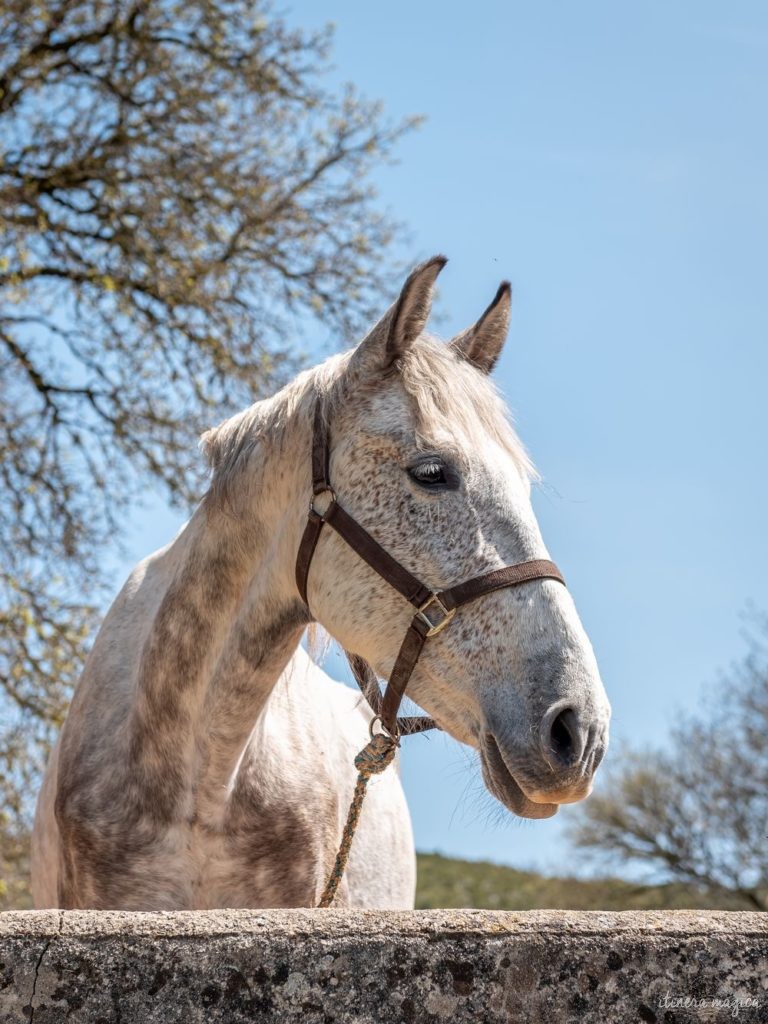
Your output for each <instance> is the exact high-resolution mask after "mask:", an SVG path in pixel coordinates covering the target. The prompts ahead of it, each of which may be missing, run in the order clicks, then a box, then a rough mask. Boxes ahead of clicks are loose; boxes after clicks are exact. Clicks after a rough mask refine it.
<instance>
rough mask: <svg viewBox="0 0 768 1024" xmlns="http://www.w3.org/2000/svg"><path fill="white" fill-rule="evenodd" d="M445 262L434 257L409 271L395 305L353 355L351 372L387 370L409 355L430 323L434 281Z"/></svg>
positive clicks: (440, 258)
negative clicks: (404, 355)
mask: <svg viewBox="0 0 768 1024" xmlns="http://www.w3.org/2000/svg"><path fill="white" fill-rule="evenodd" d="M447 262H448V260H447V258H446V257H445V256H433V257H432V259H431V260H427V261H426V262H425V263H420V264H419V266H418V267H415V268H414V270H412V271H411V273H410V274H409V275H408V279H407V280H406V282H405V284H404V285H403V288H402V291H401V292H400V295H399V297H398V299H397V301H396V302H395V303H394V305H392V306H390V308H389V309H388V310H387V312H386V313H385V314H384V316H383V317H382V318H381V320H379V322H378V323H377V324H376V326H375V327H373V328H372V329H371V330H370V331H369V332H368V334H367V335H366V336H365V338H363V340H362V341H361V342H360V344H359V345H358V346H357V348H356V349H355V351H354V352H353V353H352V358H351V360H350V364H349V365H350V368H351V369H354V370H360V369H363V370H371V371H374V372H375V371H379V372H381V371H383V370H388V369H389V368H390V367H391V366H392V364H393V363H394V362H395V361H396V360H397V359H399V358H400V356H402V355H403V354H404V353H405V352H407V351H408V349H409V348H410V347H411V345H412V344H413V343H414V341H416V339H417V338H418V336H419V335H420V334H421V332H422V331H423V330H424V327H425V325H426V323H427V320H428V319H429V313H430V310H431V309H432V292H433V289H434V285H435V281H436V279H437V275H438V274H439V273H440V271H441V270H442V269H443V267H444V266H445V264H446V263H447Z"/></svg>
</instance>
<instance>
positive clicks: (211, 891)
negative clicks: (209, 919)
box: [179, 799, 338, 909]
mask: <svg viewBox="0 0 768 1024" xmlns="http://www.w3.org/2000/svg"><path fill="white" fill-rule="evenodd" d="M320 810H321V809H320V808H318V807H317V805H314V806H312V805H311V804H310V805H308V806H302V807H293V806H291V805H290V804H288V803H286V802H285V801H276V802H274V803H266V804H265V803H264V801H263V800H259V801H256V800H254V799H252V800H251V801H250V803H249V805H248V806H246V807H242V806H240V807H238V806H235V807H234V808H233V809H232V811H231V812H230V813H229V814H228V815H227V816H226V818H225V820H224V823H223V824H222V826H220V827H211V826H210V825H206V824H205V823H198V822H195V823H193V824H192V825H191V826H190V827H189V828H188V829H187V831H186V834H185V836H184V849H183V851H181V850H180V851H179V852H180V853H183V859H184V861H185V863H184V864H183V865H182V864H180V865H179V866H180V867H185V868H186V873H187V877H188V878H189V880H190V886H191V893H190V895H191V901H192V905H193V907H194V908H196V909H204V908H214V907H258V906H263V907H292V906H308V905H311V904H312V903H313V902H314V899H315V895H316V892H317V891H318V886H319V884H320V882H321V881H322V879H323V878H324V877H325V875H326V873H327V871H328V868H329V867H330V863H331V861H332V859H333V852H334V844H335V842H336V837H337V829H338V826H337V823H336V821H335V816H334V820H329V818H328V816H327V815H325V814H322V813H321V814H318V811H320ZM328 810H330V808H329V809H328Z"/></svg>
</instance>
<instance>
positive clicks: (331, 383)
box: [32, 257, 610, 911]
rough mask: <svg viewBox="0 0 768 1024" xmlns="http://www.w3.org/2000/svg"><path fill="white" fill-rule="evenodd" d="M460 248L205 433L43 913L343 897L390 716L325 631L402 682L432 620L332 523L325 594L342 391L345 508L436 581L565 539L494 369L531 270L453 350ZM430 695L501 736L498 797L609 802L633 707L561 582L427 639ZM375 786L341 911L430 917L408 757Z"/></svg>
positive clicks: (37, 872) (494, 598)
mask: <svg viewBox="0 0 768 1024" xmlns="http://www.w3.org/2000/svg"><path fill="white" fill-rule="evenodd" d="M445 262H446V260H445V259H444V258H443V257H434V258H433V259H431V260H428V261H427V262H425V263H423V264H421V265H420V266H418V267H416V269H415V270H414V271H413V272H412V273H411V274H410V275H409V276H408V278H407V280H406V282H405V284H404V285H403V288H402V291H401V292H400V295H399V296H398V298H397V300H396V301H395V302H394V303H393V305H392V306H390V308H389V309H388V310H387V311H386V313H385V314H384V315H383V317H382V318H381V319H380V320H379V322H378V323H377V324H376V325H375V326H374V327H373V328H372V329H371V330H370V331H369V332H368V334H367V335H366V336H365V337H364V338H363V340H362V341H361V342H360V343H359V344H358V345H357V346H356V347H354V348H353V349H352V350H350V351H348V352H345V353H342V354H336V355H333V356H331V357H330V358H329V359H327V360H326V361H325V362H323V363H321V364H320V365H318V366H316V367H314V368H313V369H310V370H306V371H304V372H302V373H300V374H299V375H298V376H297V377H296V378H295V379H294V380H293V381H291V382H290V383H289V384H287V385H286V386H285V387H284V388H283V389H282V390H280V391H279V392H278V393H277V394H275V395H274V396H273V397H271V398H268V399H266V400H262V401H258V402H256V403H255V404H253V405H252V406H251V407H250V408H248V409H245V410H244V411H242V412H240V413H239V414H237V415H235V416H233V417H232V418H230V419H228V420H226V421H225V422H223V423H222V424H220V425H219V426H218V427H215V428H213V429H211V430H209V431H207V432H206V433H205V434H204V435H203V437H202V440H201V446H202V449H203V452H204V454H205V457H206V458H207V460H208V464H209V467H210V484H209V487H208V489H207V491H206V493H205V495H204V497H203V499H202V500H201V502H200V504H199V506H198V507H197V508H196V510H195V511H194V513H193V514H192V516H191V518H190V520H189V521H188V523H187V524H186V525H185V526H184V527H183V528H182V529H181V531H180V532H179V534H178V535H177V536H176V538H175V539H174V540H173V541H172V542H171V543H170V544H169V545H168V546H167V547H165V548H163V549H161V550H160V551H158V552H156V553H155V554H153V555H151V556H149V557H148V558H146V559H145V560H144V561H142V562H141V563H139V564H138V565H137V566H136V568H135V569H134V570H133V572H132V573H131V575H130V577H129V578H128V580H127V582H126V583H125V585H124V587H123V589H122V591H121V592H120V594H119V595H118V597H117V598H116V600H115V601H114V603H113V605H112V607H111V608H110V610H109V612H108V614H107V615H106V617H105V619H104V622H103V624H102V626H101V629H100V631H99V633H98V635H97V637H96V640H95V642H94V645H93V648H92V650H91V652H90V654H89V656H88V659H87V662H86V665H85V668H84V671H83V674H82V678H81V680H80V682H79V684H78V686H77V688H76V691H75V694H74V696H73V700H72V704H71V707H70V709H69V713H68V716H67V719H66V721H65V723H64V725H63V728H62V731H61V734H60V737H59V740H58V742H57V744H56V746H55V748H54V751H53V753H52V755H51V759H50V762H49V765H48V767H47V770H46V774H45V777H44V780H43V784H42V787H41V791H40V794H39V798H38V804H37V809H36V815H35V825H34V830H33V837H32V892H33V897H34V900H35V904H36V906H38V907H62V908H96V909H107V908H112V909H125V910H140V911H142V910H178V909H182V910H190V909H206V908H259V907H297V906H313V905H315V903H316V901H317V898H318V894H319V893H320V892H321V890H322V887H323V884H324V882H325V880H326V878H327V876H328V872H329V870H330V868H331V865H332V864H333V862H334V855H335V853H336V850H337V848H338V845H339V840H340V836H341V832H342V828H343V823H344V818H345V813H346V808H347V806H348V803H349V800H350V797H351V795H352V789H353V784H354V769H353V767H352V762H353V759H354V756H355V753H356V752H357V751H358V750H359V749H360V747H361V745H362V744H363V743H364V742H365V740H366V738H367V736H368V730H369V725H370V720H371V713H370V710H366V706H365V705H364V704H363V702H362V701H361V699H360V697H359V696H358V695H356V694H355V693H353V691H352V690H350V689H349V688H348V687H345V686H343V685H342V684H340V683H337V682H334V681H332V680H331V679H329V678H328V676H327V675H326V674H325V673H324V672H323V671H322V670H321V668H320V667H318V665H317V664H315V662H314V661H313V660H312V659H311V658H310V657H309V655H308V654H307V653H306V652H305V650H304V648H303V647H302V646H301V639H302V635H303V633H304V631H305V629H306V627H307V626H308V624H310V623H311V622H317V623H319V624H320V625H321V626H322V627H323V628H324V629H325V630H326V631H327V633H329V634H330V636H331V637H333V638H335V639H336V640H337V641H338V642H339V643H340V644H341V645H342V646H343V647H344V648H345V649H346V650H348V651H352V652H355V653H356V654H357V655H359V656H360V657H361V658H364V659H365V660H366V661H367V662H368V663H370V665H371V666H373V669H374V670H375V672H376V673H377V674H378V675H379V676H380V677H381V678H383V679H386V678H388V677H389V675H390V673H391V672H392V669H393V665H394V664H395V661H396V657H397V654H398V649H399V646H400V641H401V639H402V636H403V633H404V632H405V630H406V628H407V627H408V623H409V621H410V618H411V616H412V615H413V609H412V608H410V607H409V606H408V603H407V601H405V600H404V598H403V597H402V596H401V594H399V593H397V591H396V590H395V589H393V587H391V586H389V585H388V583H387V582H386V580H385V579H382V578H381V576H380V575H379V574H377V573H376V572H375V571H374V570H373V569H372V568H371V566H370V565H369V564H367V563H366V562H365V561H364V560H363V559H361V558H360V557H358V555H357V554H356V552H355V551H354V550H352V549H351V548H350V547H349V546H348V545H347V544H345V543H344V541H343V539H342V538H341V537H340V536H338V535H337V534H336V533H335V532H334V531H332V530H325V531H324V533H323V535H322V536H320V537H319V539H318V540H317V544H316V550H315V551H314V556H313V560H312V563H311V570H310V571H309V573H308V576H307V579H306V595H305V597H306V599H304V597H302V595H301V594H300V592H299V588H298V587H297V582H296V577H295V572H294V567H295V565H296V558H297V549H298V547H299V545H300V543H301V538H302V531H303V530H304V528H305V523H306V517H307V504H308V501H309V500H310V496H311V466H310V462H311V459H310V449H311V440H312V429H313V422H314V421H315V419H316V416H317V412H318V409H320V410H321V416H322V419H323V422H324V423H325V424H326V426H327V431H328V438H329V449H330V455H329V470H330V476H331V478H332V480H333V486H334V489H335V492H336V493H337V494H338V500H339V502H342V503H343V505H344V508H345V509H346V510H347V511H348V512H349V513H350V514H351V515H352V516H354V518H355V520H356V521H357V522H358V523H360V524H362V525H363V526H364V528H365V530H366V531H367V532H368V533H369V534H370V535H371V536H372V537H373V538H375V541H376V542H377V543H378V544H379V545H380V546H381V547H383V548H384V549H386V551H387V552H389V553H390V554H391V555H392V557H393V558H395V559H397V560H398V562H399V563H400V564H401V565H403V566H407V567H409V568H410V570H412V572H414V573H416V574H417V575H418V576H419V577H420V579H422V580H424V581H425V582H426V585H427V586H428V587H429V588H435V591H436V590H438V589H439V588H440V587H445V586H446V585H448V584H450V583H452V582H453V581H455V580H460V579H466V578H467V577H469V576H473V575H475V574H477V573H478V572H492V571H493V570H496V569H498V568H499V567H500V566H504V565H506V564H507V563H509V562H516V563H517V562H521V561H522V562H527V561H528V560H536V559H546V558H548V554H547V551H546V548H545V546H544V542H543V540H542V537H541V533H540V530H539V527H538V524H537V522H536V519H535V517H534V513H533V510H532V507H531V498H530V494H531V482H532V478H533V475H534V471H533V468H532V464H531V462H530V460H529V458H528V456H527V454H526V451H525V449H524V447H523V445H522V444H521V442H520V440H519V439H518V437H517V435H516V433H515V431H514V430H513V428H512V425H511V423H510V420H509V418H508V415H507V413H506V410H505V407H504V405H503V403H502V401H501V399H500V397H499V395H498V393H497V391H496V389H495V388H494V385H493V384H492V382H491V380H490V377H489V374H490V372H491V370H492V369H493V367H494V365H495V363H496V361H497V359H498V357H499V354H500V352H501V348H502V345H503V344H504V341H505V339H506V336H507V333H508V327H509V319H510V305H511V291H510V287H509V285H508V283H506V282H504V283H503V284H502V286H501V287H500V288H499V290H498V292H497V294H496V297H495V299H494V300H493V302H492V303H491V305H490V306H489V307H488V309H487V310H486V311H485V312H484V313H483V315H482V316H481V317H480V319H479V320H478V321H477V322H476V323H475V324H473V325H472V326H471V327H470V328H468V329H466V330H465V331H462V332H461V334H459V335H457V336H456V337H455V338H453V339H452V340H451V341H450V342H449V343H444V342H441V341H438V340H437V339H436V338H434V337H433V336H432V335H430V334H427V333H426V332H425V328H426V324H427V320H428V317H429V313H430V308H431V303H432V295H433V289H434V284H435V281H436V278H437V275H438V273H439V272H440V271H441V270H442V268H443V266H444V264H445ZM548 564H550V565H551V563H548ZM409 695H410V696H411V697H412V698H413V700H414V701H416V702H417V703H418V704H419V705H420V706H421V707H423V708H424V709H425V710H426V711H427V712H428V713H429V714H430V715H431V716H432V717H433V719H434V720H435V722H436V723H437V724H438V725H439V727H441V728H442V729H444V730H445V731H446V732H447V733H448V734H450V735H451V736H453V737H455V738H456V739H457V740H459V741H461V742H462V743H465V744H468V745H469V746H471V747H473V748H475V749H476V750H477V751H478V752H479V758H480V762H481V766H482V776H483V780H484V783H485V785H486V788H487V789H488V791H489V792H490V793H491V794H492V795H493V796H494V797H496V798H497V799H498V800H499V801H500V802H501V803H502V804H503V805H504V806H505V807H506V808H507V809H508V810H509V811H511V812H513V813H514V814H516V815H518V816H521V817H525V818H547V817H550V816H551V815H553V814H555V813H556V812H557V810H558V808H559V806H560V805H561V804H565V803H569V802H575V801H578V800H581V799H583V798H584V797H586V796H587V795H588V794H589V792H590V790H591V786H592V781H593V778H594V774H595V771H596V769H597V766H598V764H599V763H600V760H601V758H602V756H603V754H604V752H605V749H606V744H607V738H608V723H609V716H610V708H609V704H608V700H607V697H606V694H605V691H604V689H603V685H602V682H601V679H600V674H599V671H598V667H597V663H596V660H595V656H594V653H593V650H592V647H591V645H590V642H589V640H588V638H587V636H586V633H585V631H584V629H583V627H582V625H581V623H580V620H579V617H578V614H577V612H576V609H575V606H574V603H573V600H572V598H571V595H570V593H569V591H568V590H567V589H566V588H565V587H564V586H563V585H562V583H561V582H559V581H558V580H556V579H535V580H532V581H529V582H527V583H525V584H524V585H522V586H518V587H515V588H514V589H502V590H498V591H496V592H493V593H488V594H486V595H485V596H483V597H482V598H481V599H478V600H476V601H473V602H472V603H469V604H466V605H465V606H464V607H461V608H459V609H458V610H457V612H456V614H455V617H454V618H453V621H452V622H451V623H450V628H446V629H444V630H442V632H441V633H440V635H439V636H436V637H434V638H433V639H432V640H431V641H430V643H429V645H428V646H427V647H425V649H424V652H423V654H422V656H421V658H420V659H419V662H418V665H416V666H415V668H414V671H413V674H412V677H411V679H410V682H409ZM368 788H369V791H370V795H369V796H368V803H367V804H366V806H365V807H364V808H363V812H362V815H361V818H360V822H359V827H358V831H357V835H356V838H355V841H354V844H353V847H352V852H351V856H350V860H349V866H348V871H347V873H346V875H345V876H344V878H343V880H342V882H341V885H340V886H339V890H338V894H337V903H338V904H339V905H342V906H352V907H367V908H391V909H398V908H401V909H405V908H410V907H412V906H413V903H414V892H415V854H414V845H413V836H412V831H411V822H410V818H409V814H408V809H407V806H406V803H405V799H404V795H403V790H402V787H401V784H400V780H399V774H398V772H397V771H393V770H392V769H390V770H389V771H388V772H386V773H384V774H382V775H381V776H379V777H377V778H376V779H374V780H373V781H372V782H371V784H370V786H369V787H368Z"/></svg>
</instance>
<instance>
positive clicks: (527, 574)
mask: <svg viewBox="0 0 768 1024" xmlns="http://www.w3.org/2000/svg"><path fill="white" fill-rule="evenodd" d="M321 495H327V496H328V498H329V499H330V500H329V503H328V505H327V507H326V508H325V510H324V511H318V509H317V507H316V499H317V498H319V497H320V496H321ZM326 524H327V525H328V526H330V527H331V529H333V530H334V531H335V532H336V533H338V535H339V536H340V537H341V538H342V540H344V541H345V542H346V543H347V544H348V545H349V546H350V547H351V548H352V550H353V551H355V552H356V554H358V555H359V556H360V557H361V558H362V559H363V561H365V562H367V563H368V565H369V566H370V567H371V568H372V569H373V570H374V571H375V572H376V573H378V575H379V576H381V578H382V579H384V580H386V582H387V583H389V585H390V586H391V587H394V589H395V590H397V591H398V592H399V593H400V594H402V596H403V597H404V598H405V599H406V601H409V602H410V604H412V605H413V607H414V608H415V609H416V613H415V615H414V616H413V618H412V619H411V624H410V625H409V627H408V630H407V631H406V634H405V637H404V639H403V642H402V644H401V645H400V650H399V652H398V655H397V658H396V659H395V664H394V667H393V669H392V673H391V675H390V677H389V681H388V683H387V686H386V689H385V690H384V695H383V696H382V695H381V693H380V691H379V684H378V680H377V677H376V673H375V672H374V671H373V669H372V668H371V666H370V665H369V664H368V662H367V661H365V659H364V658H362V657H360V656H359V655H357V654H350V652H348V651H347V652H346V655H347V658H348V660H349V663H350V666H351V668H352V672H353V674H354V676H355V679H356V681H357V683H358V685H359V686H360V688H361V690H362V691H363V694H364V696H365V698H366V700H367V701H368V703H369V704H370V705H371V708H372V709H373V712H374V714H375V716H376V718H375V719H374V721H373V722H372V723H371V742H370V743H369V744H368V745H367V746H366V747H365V748H364V749H363V750H362V751H361V752H360V753H359V754H358V755H357V757H356V758H355V766H356V767H357V769H358V778H357V785H356V787H355V795H354V797H353V800H352V805H351V807H350V810H349V815H348V817H347V823H346V825H345V827H344V834H343V837H342V842H341V847H340V849H339V852H338V855H337V857H336V862H335V864H334V867H333V870H332V872H331V875H330V877H329V879H328V882H327V884H326V887H325V890H324V892H323V895H322V897H321V898H320V902H319V903H318V906H320V907H327V906H330V905H331V903H332V902H333V898H334V896H335V895H336V890H337V889H338V886H339V883H340V881H341V878H342V875H343V873H344V868H345V867H346V864H347V860H348V859H349V849H350V846H351V843H352V837H353V835H354V831H355V828H356V826H357V822H358V819H359V817H360V811H361V809H362V802H363V797H364V796H365V789H366V786H367V783H368V780H369V778H370V777H371V775H373V774H378V773H379V772H381V771H384V769H385V768H386V767H387V766H388V765H389V764H390V762H391V761H392V760H393V758H394V754H395V749H396V747H397V746H398V744H399V741H400V736H401V735H407V734H409V733H415V732H423V731H424V730H426V729H435V728H439V726H438V725H437V723H436V722H434V721H433V719H431V718H427V717H426V716H405V717H400V718H398V714H397V712H398V711H399V709H400V703H401V701H402V699H403V695H404V694H405V689H406V687H407V685H408V681H409V679H410V678H411V675H412V674H413V670H414V669H415V667H416V663H417V661H418V660H419V655H420V654H421V652H422V650H423V649H424V644H425V643H426V642H427V640H430V639H432V638H433V637H435V636H437V635H438V634H439V633H441V632H442V631H443V630H444V629H445V628H446V627H447V626H448V625H449V624H450V622H451V620H452V619H453V617H454V615H455V614H456V611H457V609H459V608H461V606H462V605H465V604H469V602H470V601H474V600H476V599H477V598H478V597H483V596H484V595H485V594H490V593H492V592H493V591H495V590H504V589H506V588H508V587H517V586H519V585H520V584H522V583H528V582H530V581H531V580H557V581H558V582H559V583H562V584H563V585H565V580H564V579H563V576H562V574H561V572H560V570H559V569H558V568H557V566H556V565H555V563H554V562H550V561H548V560H547V559H543V558H537V559H532V560H531V561H527V562H517V563H515V564H514V565H505V566H503V567H502V568H501V569H494V570H492V571H491V572H487V573H483V575H481V576H475V577H473V578H472V579H470V580H466V581H465V582H464V583H459V584H457V585H456V586H454V587H449V588H448V589H447V590H440V591H434V590H430V588H429V587H427V586H426V585H425V584H424V583H422V582H421V581H420V580H418V579H417V578H416V577H415V576H414V575H413V574H412V573H411V572H409V571H408V569H406V568H405V567H404V566H402V565H401V564H400V563H399V562H398V561H396V560H395V559H394V558H393V557H392V555H390V554H389V552H388V551H386V550H385V549H384V548H383V547H382V546H381V545H380V544H379V543H378V541H376V540H374V539H373V537H371V535H370V534H369V533H368V532H367V531H366V530H364V529H363V527H362V526H361V525H360V524H359V523H358V522H357V521H356V520H355V519H353V518H352V516H350V515H349V513H348V512H345V511H344V509H343V508H342V507H341V505H340V504H339V502H338V500H337V498H336V493H335V491H334V490H333V487H332V486H331V481H330V438H329V431H328V426H327V424H326V422H325V417H324V414H323V408H322V405H321V403H320V401H318V402H317V404H316V406H315V415H314V423H313V430H312V499H311V500H310V503H309V516H308V518H307V525H306V526H305V528H304V534H303V536H302V538H301V543H300V544H299V551H298V555H297V556H296V585H297V587H298V590H299V594H300V595H301V598H302V600H303V601H304V602H305V603H306V604H307V605H308V604H309V602H308V601H307V582H308V579H309V570H310V566H311V565H312V556H313V555H314V553H315V548H316V547H317V543H318V541H319V540H320V534H321V533H322V530H323V527H324V526H325V525H326ZM376 719H378V720H379V721H380V723H381V726H382V729H383V730H384V732H383V733H381V732H380V733H375V734H374V732H373V726H374V724H375V722H376Z"/></svg>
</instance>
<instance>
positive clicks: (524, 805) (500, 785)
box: [480, 733, 560, 818]
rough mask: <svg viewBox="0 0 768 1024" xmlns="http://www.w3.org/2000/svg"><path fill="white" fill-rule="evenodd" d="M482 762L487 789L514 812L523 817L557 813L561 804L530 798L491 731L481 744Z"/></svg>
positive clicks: (550, 815) (547, 816)
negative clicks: (506, 762)
mask: <svg viewBox="0 0 768 1024" xmlns="http://www.w3.org/2000/svg"><path fill="white" fill-rule="evenodd" d="M480 763H481V765H482V768H483V782H484V783H485V787H486V789H487V790H488V792H489V793H490V794H491V795H492V796H495V797H496V799H497V800H498V801H499V802H500V803H502V804H504V806H505V807H506V808H507V810H510V811H512V813H513V814H517V815H519V816H520V817H521V818H551V817H552V815H553V814H557V812H558V809H559V806H560V805H559V804H546V803H534V802H533V800H529V799H528V797H527V796H526V795H525V793H524V792H523V790H522V788H521V787H520V785H519V783H518V782H517V781H516V780H515V777H514V776H513V775H512V773H511V772H510V770H509V768H507V766H506V764H505V762H504V758H503V757H502V754H501V751H500V750H499V745H498V743H497V742H496V740H495V739H494V737H493V736H492V734H491V733H486V734H485V735H484V736H483V739H482V742H481V744H480Z"/></svg>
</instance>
